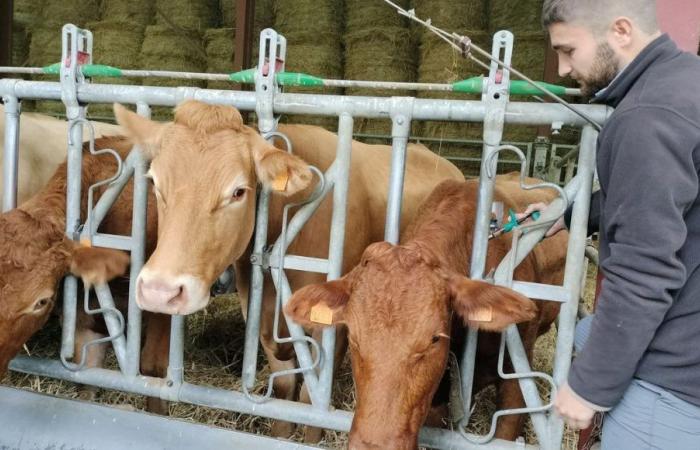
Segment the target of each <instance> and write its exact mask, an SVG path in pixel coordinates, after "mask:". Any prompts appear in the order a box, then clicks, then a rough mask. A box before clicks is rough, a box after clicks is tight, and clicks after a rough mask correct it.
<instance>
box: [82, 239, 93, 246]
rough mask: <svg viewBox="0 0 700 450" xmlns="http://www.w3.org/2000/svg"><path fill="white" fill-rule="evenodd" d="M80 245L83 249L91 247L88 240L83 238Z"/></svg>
mask: <svg viewBox="0 0 700 450" xmlns="http://www.w3.org/2000/svg"><path fill="white" fill-rule="evenodd" d="M80 245H82V246H83V247H92V242H90V239H88V238H83V239H81V240H80Z"/></svg>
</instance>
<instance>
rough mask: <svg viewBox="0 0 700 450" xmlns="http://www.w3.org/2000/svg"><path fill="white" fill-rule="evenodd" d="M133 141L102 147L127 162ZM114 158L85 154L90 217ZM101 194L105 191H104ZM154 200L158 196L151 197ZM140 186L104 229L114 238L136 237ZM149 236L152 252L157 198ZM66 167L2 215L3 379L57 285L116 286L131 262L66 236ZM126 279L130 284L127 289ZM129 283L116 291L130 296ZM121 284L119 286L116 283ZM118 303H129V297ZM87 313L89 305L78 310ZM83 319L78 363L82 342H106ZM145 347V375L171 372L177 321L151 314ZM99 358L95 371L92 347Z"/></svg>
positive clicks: (153, 404) (158, 407) (152, 404)
mask: <svg viewBox="0 0 700 450" xmlns="http://www.w3.org/2000/svg"><path fill="white" fill-rule="evenodd" d="M131 146H132V144H131V142H130V141H129V140H127V139H125V138H122V137H110V138H101V139H97V140H96V141H95V147H96V148H97V149H101V148H112V149H114V150H116V151H117V152H118V153H119V154H120V155H121V156H122V158H125V157H126V155H127V154H128V152H129V150H130V149H131ZM116 168H117V166H116V161H115V160H114V158H112V157H111V156H101V157H98V156H93V155H91V154H90V153H89V152H87V151H84V152H83V163H82V176H83V179H82V186H81V188H82V193H83V204H82V210H83V211H82V215H83V217H84V216H85V208H86V199H87V190H88V187H89V186H90V185H91V184H94V183H95V182H97V181H100V180H103V179H106V178H109V177H111V176H112V175H113V174H114V173H115V171H116ZM98 194H101V192H98ZM151 197H152V195H151ZM132 199H133V185H132V184H129V185H127V186H126V187H125V189H124V191H123V192H122V194H121V195H120V197H119V199H118V200H117V201H116V202H115V204H114V206H113V207H112V209H111V210H110V212H109V214H108V215H107V217H106V218H105V220H104V221H103V224H102V226H101V227H100V231H101V232H104V233H110V234H122V235H123V234H131V218H132V201H133V200H132ZM149 204H150V208H149V209H150V211H149V213H148V218H149V219H148V225H147V235H148V242H150V244H151V248H150V249H147V253H150V252H151V251H152V247H153V246H154V244H155V240H156V231H157V218H156V214H155V208H154V207H153V206H154V205H155V199H154V198H151V199H150V201H149ZM65 211H66V165H65V163H64V164H61V165H60V166H59V167H58V169H57V170H56V173H55V174H54V175H53V177H52V178H51V179H50V180H49V182H48V184H47V185H46V186H45V187H44V188H43V189H42V190H41V191H40V192H39V193H38V194H36V195H35V196H34V197H32V198H31V199H30V200H28V201H27V202H26V203H24V204H22V205H21V206H20V207H19V208H17V209H13V210H11V211H8V212H6V213H4V214H2V215H0V375H2V374H4V372H5V371H6V370H7V365H8V362H9V360H10V359H12V357H14V356H15V355H16V354H17V352H18V351H19V350H20V349H21V348H22V345H23V344H24V343H25V342H26V341H27V340H28V339H29V338H30V337H31V336H32V335H33V334H34V333H35V332H36V331H37V330H38V329H39V328H41V327H42V326H43V325H44V323H45V322H46V320H47V319H48V317H49V314H50V312H51V311H52V309H53V306H54V303H55V299H56V297H57V292H56V291H57V287H58V285H59V282H60V280H61V278H63V276H64V275H66V274H67V273H71V274H73V275H75V276H77V277H81V278H82V279H83V281H85V282H86V283H88V284H97V283H103V282H107V281H110V280H112V279H114V278H116V277H119V276H121V275H123V274H124V272H125V270H126V268H127V267H128V265H129V257H128V255H127V254H125V253H124V252H121V251H116V250H111V249H104V248H94V247H84V246H81V245H79V244H76V243H75V242H73V241H71V240H69V239H68V238H67V237H66V236H65V226H66V219H65V214H66V212H65ZM120 281H121V284H122V286H119V285H118V284H120V283H119V282H120ZM124 281H125V280H116V283H117V285H115V286H113V287H115V288H116V290H117V291H118V292H119V293H120V294H123V293H125V292H126V291H127V289H124V286H123V284H124ZM113 284H114V283H113ZM115 302H117V303H118V304H119V303H121V304H122V305H125V304H126V298H124V296H122V298H119V297H116V298H115ZM78 311H80V312H82V307H80V308H79V309H78ZM80 312H79V316H78V327H77V329H76V343H75V350H76V354H75V360H76V361H79V360H80V358H81V351H82V345H83V344H84V343H85V341H87V340H92V339H95V338H97V337H102V336H103V335H104V333H105V331H104V326H103V324H99V323H95V321H94V319H93V318H92V317H91V316H87V315H84V314H81V313H80ZM146 320H147V321H148V324H149V326H148V329H147V335H146V341H145V347H144V349H143V352H142V365H141V368H142V373H144V374H146V375H153V376H164V375H165V372H166V370H167V356H168V338H169V328H168V326H167V325H168V324H169V321H170V319H169V316H164V315H156V314H153V315H149V317H147V318H146ZM93 349H94V354H89V355H88V357H87V361H88V365H89V366H97V365H100V364H101V362H102V361H101V357H102V356H104V350H103V349H97V348H95V346H93V347H91V349H90V352H92V351H93ZM163 408H164V404H162V403H161V402H159V401H156V400H149V409H150V410H152V411H157V412H161V413H164V412H167V411H164V410H163Z"/></svg>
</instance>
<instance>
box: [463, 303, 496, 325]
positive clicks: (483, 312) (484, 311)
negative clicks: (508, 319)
mask: <svg viewBox="0 0 700 450" xmlns="http://www.w3.org/2000/svg"><path fill="white" fill-rule="evenodd" d="M467 320H471V321H473V322H491V321H492V320H493V308H492V307H490V306H489V307H486V308H479V309H476V310H474V311H472V312H470V313H469V317H468V318H467Z"/></svg>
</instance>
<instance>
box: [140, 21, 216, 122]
mask: <svg viewBox="0 0 700 450" xmlns="http://www.w3.org/2000/svg"><path fill="white" fill-rule="evenodd" d="M139 61H140V66H141V67H142V68H144V69H153V70H172V71H178V72H204V70H205V68H206V53H205V51H204V47H203V45H202V36H201V34H200V33H199V32H197V31H185V30H174V29H172V28H171V27H168V26H163V25H151V26H148V27H146V32H145V35H144V40H143V45H142V47H141V53H140V55H139ZM143 84H144V85H147V86H169V87H175V86H196V87H204V86H205V82H204V81H202V80H184V79H166V78H144V79H143ZM153 116H154V117H155V118H170V117H171V108H159V107H155V108H153Z"/></svg>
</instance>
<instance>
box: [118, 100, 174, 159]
mask: <svg viewBox="0 0 700 450" xmlns="http://www.w3.org/2000/svg"><path fill="white" fill-rule="evenodd" d="M114 117H115V118H116V119H117V123H118V124H119V126H121V127H122V129H123V131H124V134H125V135H126V136H127V137H128V138H130V139H131V140H132V141H133V142H134V143H135V144H138V145H139V146H140V147H141V151H142V152H143V153H144V154H145V155H146V157H147V158H148V159H153V158H155V157H156V155H157V154H158V150H159V149H160V145H161V142H162V141H163V135H164V134H165V129H166V127H167V124H166V123H161V122H154V121H152V120H150V119H147V118H145V117H143V116H140V115H138V114H136V113H135V112H133V111H129V110H128V109H126V108H125V107H124V106H122V105H120V104H119V103H115V104H114Z"/></svg>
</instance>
